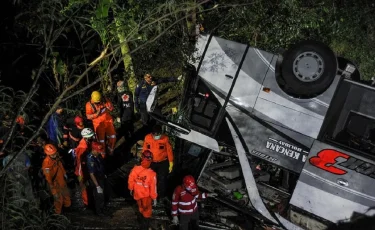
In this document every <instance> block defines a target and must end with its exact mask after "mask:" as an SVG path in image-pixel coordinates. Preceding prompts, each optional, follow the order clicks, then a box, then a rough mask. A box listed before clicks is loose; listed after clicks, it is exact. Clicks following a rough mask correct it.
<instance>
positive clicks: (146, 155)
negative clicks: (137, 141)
mask: <svg viewBox="0 0 375 230" xmlns="http://www.w3.org/2000/svg"><path fill="white" fill-rule="evenodd" d="M152 158H153V157H152V152H150V151H149V150H145V151H144V152H143V153H142V160H143V159H146V160H149V161H152Z"/></svg>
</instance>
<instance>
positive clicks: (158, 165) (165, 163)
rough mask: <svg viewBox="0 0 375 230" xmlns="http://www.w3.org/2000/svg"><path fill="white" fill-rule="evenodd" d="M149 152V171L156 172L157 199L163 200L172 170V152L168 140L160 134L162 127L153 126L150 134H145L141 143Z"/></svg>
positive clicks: (144, 149)
mask: <svg viewBox="0 0 375 230" xmlns="http://www.w3.org/2000/svg"><path fill="white" fill-rule="evenodd" d="M146 150H149V151H151V152H152V154H153V160H152V163H151V169H152V170H154V171H155V172H156V175H157V178H158V197H159V201H160V199H164V198H165V196H166V194H165V193H166V189H167V184H166V181H167V176H168V172H169V173H171V172H172V169H173V150H172V146H171V144H170V143H169V138H168V136H166V135H163V134H162V127H161V126H160V125H155V126H154V127H153V130H152V133H150V134H147V135H146V137H145V140H144V142H143V150H142V151H146Z"/></svg>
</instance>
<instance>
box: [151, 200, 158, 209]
mask: <svg viewBox="0 0 375 230" xmlns="http://www.w3.org/2000/svg"><path fill="white" fill-rule="evenodd" d="M157 204H158V201H157V200H156V199H155V200H154V202H153V204H152V206H154V207H156V205H157Z"/></svg>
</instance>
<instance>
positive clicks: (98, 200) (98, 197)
mask: <svg viewBox="0 0 375 230" xmlns="http://www.w3.org/2000/svg"><path fill="white" fill-rule="evenodd" d="M91 146H92V149H91V153H89V155H88V156H87V169H88V172H89V174H90V179H91V180H90V185H91V187H92V188H93V194H94V200H95V213H96V215H98V216H105V215H104V213H103V208H104V187H105V179H106V175H105V171H104V164H103V157H102V154H101V152H102V151H103V146H102V145H101V144H100V143H98V142H92V145H91Z"/></svg>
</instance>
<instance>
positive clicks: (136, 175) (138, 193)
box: [128, 165, 158, 200]
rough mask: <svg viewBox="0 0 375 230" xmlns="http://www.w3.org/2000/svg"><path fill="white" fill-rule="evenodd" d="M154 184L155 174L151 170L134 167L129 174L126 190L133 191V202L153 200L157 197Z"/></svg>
mask: <svg viewBox="0 0 375 230" xmlns="http://www.w3.org/2000/svg"><path fill="white" fill-rule="evenodd" d="M156 182H157V181H156V173H155V172H154V171H153V170H152V169H150V168H148V169H146V168H143V167H142V166H140V165H139V166H134V168H133V169H132V171H131V172H130V174H129V179H128V188H129V190H133V191H134V199H135V200H139V199H142V198H145V197H151V199H153V200H155V199H156V198H157V196H158V194H157V192H156V191H157V188H156Z"/></svg>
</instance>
